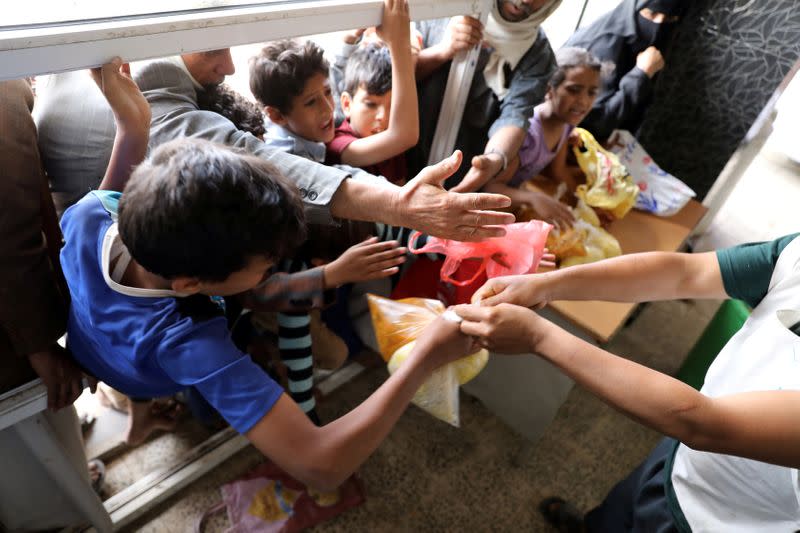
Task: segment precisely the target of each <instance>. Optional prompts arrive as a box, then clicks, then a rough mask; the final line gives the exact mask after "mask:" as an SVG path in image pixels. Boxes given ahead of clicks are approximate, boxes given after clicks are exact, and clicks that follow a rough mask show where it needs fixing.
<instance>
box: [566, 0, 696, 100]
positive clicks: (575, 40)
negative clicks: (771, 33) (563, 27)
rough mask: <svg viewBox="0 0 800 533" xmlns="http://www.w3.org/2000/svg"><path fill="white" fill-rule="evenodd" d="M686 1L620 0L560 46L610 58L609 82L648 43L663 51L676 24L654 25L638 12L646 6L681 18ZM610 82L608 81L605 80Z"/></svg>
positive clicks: (621, 73)
mask: <svg viewBox="0 0 800 533" xmlns="http://www.w3.org/2000/svg"><path fill="white" fill-rule="evenodd" d="M690 4H691V2H690V1H689V0H623V1H622V2H620V4H619V5H618V6H617V7H616V8H614V9H613V10H612V11H611V12H609V13H606V14H605V15H603V16H602V17H600V18H599V19H597V20H596V21H595V22H593V23H592V24H590V25H589V26H587V27H585V28H582V29H580V30H578V31H577V32H575V34H574V35H572V37H570V38H569V39H568V40H567V42H566V43H565V44H564V46H578V47H581V48H586V49H587V50H589V51H591V52H592V53H593V54H594V55H596V56H597V57H599V58H600V59H602V60H603V61H613V62H614V64H615V65H616V69H615V70H614V76H613V77H614V78H616V79H615V80H614V81H613V85H616V84H617V83H618V82H619V79H620V78H621V77H622V76H624V75H625V73H627V72H628V71H630V70H631V69H632V68H633V67H634V65H635V64H636V56H637V55H638V54H639V53H640V52H642V51H643V50H645V49H646V48H647V47H649V46H655V47H657V48H658V49H659V50H661V51H662V52H663V48H664V46H665V45H666V43H667V39H668V37H669V35H670V33H671V32H672V30H673V29H674V28H675V27H676V26H677V24H676V23H675V22H663V23H661V24H657V23H655V22H652V21H650V20H647V19H646V18H644V17H642V16H641V15H640V14H639V11H640V10H642V9H644V8H648V9H650V10H652V11H654V12H657V13H664V14H665V15H668V16H670V17H673V16H677V17H679V19H680V18H683V16H684V15H685V14H686V11H687V10H688V9H689V6H690ZM609 81H610V80H609Z"/></svg>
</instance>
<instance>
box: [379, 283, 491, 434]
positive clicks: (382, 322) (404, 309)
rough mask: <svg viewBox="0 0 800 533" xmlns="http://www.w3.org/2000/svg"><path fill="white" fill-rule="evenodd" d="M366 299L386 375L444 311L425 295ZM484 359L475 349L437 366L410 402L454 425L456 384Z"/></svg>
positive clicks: (475, 372) (456, 423)
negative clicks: (468, 353) (460, 357)
mask: <svg viewBox="0 0 800 533" xmlns="http://www.w3.org/2000/svg"><path fill="white" fill-rule="evenodd" d="M367 302H368V303H369V311H370V315H371V317H372V327H373V328H374V329H375V336H376V338H377V339H378V348H379V349H380V352H381V357H383V359H384V361H387V362H388V368H389V373H390V374H393V373H394V372H395V371H396V370H397V369H398V368H400V366H401V365H402V364H403V362H405V360H406V358H407V357H408V355H409V354H410V353H411V351H412V350H413V348H414V342H415V341H416V339H417V337H418V336H419V335H420V333H422V331H423V330H424V329H425V328H426V327H427V326H428V324H430V323H431V322H433V321H434V320H435V319H436V318H437V317H438V316H439V315H441V314H442V313H443V312H444V311H445V306H444V304H442V303H441V302H440V301H438V300H429V299H425V298H405V299H402V300H391V299H389V298H382V297H380V296H375V295H374V294H368V295H367ZM488 361H489V352H488V351H486V350H479V351H478V352H476V353H474V354H472V355H468V356H467V357H464V358H462V359H459V360H458V361H455V362H453V363H450V364H447V365H444V366H442V367H440V368H438V369H437V370H435V371H434V372H433V373H432V374H431V376H430V377H429V378H428V379H427V380H426V381H425V383H423V384H422V386H421V387H420V388H419V390H417V392H416V394H415V395H414V398H413V399H412V400H411V401H412V403H413V404H414V405H416V406H417V407H419V408H421V409H423V410H424V411H426V412H428V413H430V414H432V415H433V416H435V417H436V418H438V419H439V420H443V421H445V422H447V423H448V424H451V425H453V426H455V427H458V426H459V424H460V419H459V414H458V411H459V408H458V387H459V386H460V385H463V384H464V383H467V382H468V381H470V380H471V379H473V378H474V377H475V376H477V375H478V374H479V373H480V372H481V370H483V368H484V367H485V366H486V363H487V362H488Z"/></svg>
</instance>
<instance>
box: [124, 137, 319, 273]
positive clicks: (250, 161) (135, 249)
mask: <svg viewBox="0 0 800 533" xmlns="http://www.w3.org/2000/svg"><path fill="white" fill-rule="evenodd" d="M119 234H120V236H121V237H122V241H123V242H124V243H125V245H126V246H127V247H128V250H129V251H130V253H131V256H132V257H133V258H134V259H135V260H136V261H137V262H138V263H139V264H141V265H142V266H143V267H144V268H146V269H147V270H148V271H150V272H153V273H154V274H158V275H159V276H163V277H165V278H167V279H173V278H175V277H177V276H191V277H197V278H199V279H201V280H203V281H223V280H225V279H226V278H227V277H228V276H229V275H230V274H232V273H233V272H236V271H238V270H241V269H242V268H244V267H245V266H246V265H247V261H248V260H249V259H251V258H253V257H258V256H261V257H266V258H268V259H276V260H277V259H279V258H282V257H286V256H288V255H289V254H290V253H291V251H292V249H293V247H294V246H296V245H298V244H300V243H301V242H302V241H303V240H304V239H305V235H306V231H305V218H304V215H303V206H302V204H301V202H300V196H299V194H298V193H297V189H296V188H295V187H294V185H292V184H291V183H289V182H288V181H287V180H286V178H284V177H283V176H282V175H281V173H280V171H278V169H277V168H276V167H275V166H274V165H273V164H272V163H270V162H268V161H265V160H263V159H261V158H258V157H256V156H252V155H247V154H244V153H240V152H236V151H234V150H232V149H230V148H228V147H225V146H222V145H219V144H214V143H211V142H208V141H204V140H200V139H178V140H175V141H171V142H168V143H165V144H163V145H161V146H159V147H158V148H156V149H155V150H154V151H153V153H152V154H151V155H150V157H149V158H148V159H147V160H145V162H144V163H142V164H141V165H139V167H138V168H136V170H135V171H134V172H133V174H132V175H131V178H130V181H129V182H128V185H127V186H126V187H125V192H124V194H123V195H122V198H121V199H120V203H119Z"/></svg>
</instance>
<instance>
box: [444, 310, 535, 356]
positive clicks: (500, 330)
mask: <svg viewBox="0 0 800 533" xmlns="http://www.w3.org/2000/svg"><path fill="white" fill-rule="evenodd" d="M453 310H454V311H455V312H456V313H457V314H458V316H460V317H461V318H462V319H463V322H461V332H462V333H464V334H465V335H469V336H471V337H474V338H476V339H477V344H478V345H479V346H482V347H484V348H487V349H489V350H491V351H493V352H500V353H509V354H516V353H528V352H533V351H535V349H536V346H538V344H539V342H541V339H542V338H543V337H544V335H545V333H546V331H547V329H546V328H547V326H548V325H549V322H547V321H546V320H544V319H543V318H541V317H539V315H537V314H536V313H534V312H533V311H532V310H530V309H528V308H526V307H520V306H518V305H511V304H500V305H498V306H496V307H479V306H477V305H458V306H456V307H454V308H453Z"/></svg>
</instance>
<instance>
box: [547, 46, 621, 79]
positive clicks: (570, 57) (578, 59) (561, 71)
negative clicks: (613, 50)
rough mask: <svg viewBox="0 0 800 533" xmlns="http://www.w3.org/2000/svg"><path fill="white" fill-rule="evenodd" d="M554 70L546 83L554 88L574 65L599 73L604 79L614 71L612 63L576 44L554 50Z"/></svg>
mask: <svg viewBox="0 0 800 533" xmlns="http://www.w3.org/2000/svg"><path fill="white" fill-rule="evenodd" d="M556 64H557V65H558V66H557V67H556V70H555V71H553V74H552V76H550V81H549V82H548V85H550V87H552V88H554V89H555V88H556V87H558V86H559V85H561V83H562V82H563V81H564V80H565V79H566V77H567V71H568V70H569V69H571V68H575V67H586V68H590V69H592V70H595V71H597V72H599V73H600V78H601V79H605V78H607V77H609V76H610V75H611V74H612V73H613V72H614V63H612V62H610V61H601V60H600V59H599V58H598V57H597V56H595V55H594V54H593V53H591V52H590V51H588V50H586V49H585V48H579V47H577V46H565V47H564V48H561V49H559V50H558V52H556Z"/></svg>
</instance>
